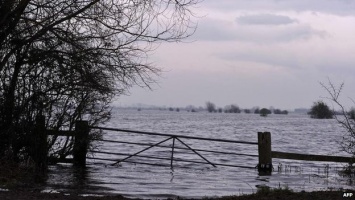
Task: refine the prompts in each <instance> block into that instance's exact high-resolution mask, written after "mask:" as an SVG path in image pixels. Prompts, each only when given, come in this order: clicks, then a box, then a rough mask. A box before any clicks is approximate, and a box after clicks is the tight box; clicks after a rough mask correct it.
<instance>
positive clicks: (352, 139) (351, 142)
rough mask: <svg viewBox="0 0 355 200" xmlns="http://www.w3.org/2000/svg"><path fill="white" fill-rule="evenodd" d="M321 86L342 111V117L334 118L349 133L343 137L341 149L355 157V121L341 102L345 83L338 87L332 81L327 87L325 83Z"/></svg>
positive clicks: (336, 116) (335, 116)
mask: <svg viewBox="0 0 355 200" xmlns="http://www.w3.org/2000/svg"><path fill="white" fill-rule="evenodd" d="M320 84H321V85H322V87H323V88H324V89H325V90H326V91H327V92H328V94H329V96H330V97H328V98H327V99H329V100H331V101H332V102H333V103H335V105H336V106H337V107H338V108H339V109H340V111H339V112H340V114H341V117H339V116H338V115H334V118H335V119H336V120H337V122H338V123H339V124H341V126H342V127H343V128H344V129H345V130H346V131H347V132H348V134H347V135H344V136H343V140H342V141H341V149H342V150H343V151H345V152H347V153H349V154H351V155H353V156H355V119H353V118H351V116H350V115H349V112H348V111H347V110H346V108H345V107H344V105H343V104H342V103H341V102H340V100H339V97H340V93H341V91H342V89H343V87H344V83H341V84H340V85H339V87H336V86H335V85H334V84H333V83H332V82H331V81H330V80H328V84H327V85H325V84H323V83H320ZM351 100H352V99H351ZM352 102H353V103H355V101H354V100H352Z"/></svg>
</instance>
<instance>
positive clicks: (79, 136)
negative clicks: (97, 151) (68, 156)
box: [73, 121, 90, 168]
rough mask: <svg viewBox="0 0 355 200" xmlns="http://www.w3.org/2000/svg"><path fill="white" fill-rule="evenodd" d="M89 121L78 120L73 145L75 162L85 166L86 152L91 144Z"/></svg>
mask: <svg viewBox="0 0 355 200" xmlns="http://www.w3.org/2000/svg"><path fill="white" fill-rule="evenodd" d="M89 131H90V129H89V123H88V121H77V122H76V123H75V139H74V147H73V164H74V166H77V167H82V168H85V166H86V154H87V151H88V144H89Z"/></svg>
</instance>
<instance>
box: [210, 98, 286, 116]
mask: <svg viewBox="0 0 355 200" xmlns="http://www.w3.org/2000/svg"><path fill="white" fill-rule="evenodd" d="M206 110H207V111H208V112H210V113H215V112H218V113H222V112H224V113H241V112H244V113H247V114H249V113H254V114H260V115H261V116H267V115H268V114H271V113H274V114H283V115H287V114H288V111H287V110H281V109H267V108H262V109H260V108H259V107H254V108H252V109H241V108H240V107H239V106H237V105H236V104H230V105H227V106H225V107H224V109H222V108H217V106H216V105H215V104H214V103H212V102H210V101H207V102H206Z"/></svg>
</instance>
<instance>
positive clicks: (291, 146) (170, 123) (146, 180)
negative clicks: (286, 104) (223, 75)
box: [46, 109, 354, 198]
mask: <svg viewBox="0 0 355 200" xmlns="http://www.w3.org/2000/svg"><path fill="white" fill-rule="evenodd" d="M104 126H105V127H115V128H121V129H132V130H139V131H149V132H157V133H166V134H176V135H187V136H198V137H205V138H218V139H228V140H242V141H250V142H257V132H265V131H268V132H271V138H272V150H274V151H282V152H293V153H308V154H319V155H343V156H344V155H345V156H348V155H347V154H345V153H342V152H340V144H339V142H340V141H341V139H342V137H343V135H344V134H347V132H346V131H345V130H344V129H343V128H342V127H341V126H340V125H339V124H338V123H337V122H336V121H335V120H334V119H330V120H329V119H327V120H320V119H310V118H309V116H307V115H302V114H289V115H274V114H271V115H269V116H268V117H260V116H259V115H255V114H243V113H242V114H229V113H206V112H197V113H191V112H186V111H180V112H172V111H166V110H165V111H158V110H142V111H137V110H124V109H116V110H114V111H113V117H112V119H111V121H110V122H109V123H107V124H105V125H104ZM167 138H168V137H162V136H151V135H140V134H134V133H124V132H113V131H105V135H104V139H106V140H115V141H126V142H136V143H151V144H154V143H158V142H160V141H163V140H165V139H167ZM181 140H182V141H183V142H184V143H186V144H187V145H189V146H190V147H192V148H194V149H206V150H215V151H223V152H234V153H243V154H249V155H257V154H258V153H257V145H248V144H233V143H222V142H211V141H199V140H190V139H184V138H182V139H181ZM96 144H97V145H98V149H97V150H99V151H106V152H111V153H121V154H132V153H136V152H139V151H141V150H142V149H144V148H146V147H147V146H138V145H132V144H123V143H108V142H98V143H96ZM162 145H166V146H171V145H172V140H169V141H166V142H164V143H162ZM175 147H181V148H183V147H185V146H184V145H183V144H182V143H181V142H179V141H177V140H176V141H175ZM199 153H200V154H201V155H202V156H203V157H205V158H206V159H207V160H209V161H210V162H212V163H220V164H227V165H238V166H246V167H251V169H244V168H238V167H224V166H218V167H213V166H211V165H209V164H202V163H188V162H181V161H174V162H173V169H171V168H170V164H171V161H170V160H169V158H171V148H162V147H153V148H151V149H149V150H147V151H145V152H143V153H141V154H139V155H143V156H151V157H162V158H167V159H166V160H157V159H153V158H149V159H148V158H142V157H131V158H129V159H127V161H131V162H143V163H148V164H158V165H166V166H153V165H146V164H135V163H129V162H123V163H120V164H119V165H115V166H111V165H110V164H113V163H114V161H102V160H98V159H88V160H87V162H88V167H87V169H86V170H85V171H80V170H79V171H77V170H76V169H74V168H73V167H72V166H71V165H68V164H58V165H55V166H50V169H49V175H48V180H47V183H46V189H47V190H56V191H64V192H65V191H68V192H73V191H74V192H78V193H83V194H86V193H95V194H98V193H115V194H122V195H123V196H126V197H136V198H168V197H177V196H180V197H185V198H202V197H213V196H226V195H240V194H247V193H252V192H256V190H257V188H258V187H260V186H269V187H274V188H275V187H279V186H281V187H286V186H287V187H289V188H290V189H292V190H294V191H301V190H305V191H314V190H324V189H338V188H344V189H346V188H350V189H351V188H352V189H353V187H354V186H353V185H352V181H351V180H350V179H349V178H348V177H342V176H341V175H339V173H338V171H339V170H340V169H341V167H343V166H345V164H336V163H328V162H309V161H294V160H283V159H273V165H274V172H273V173H272V175H271V176H259V175H258V172H257V171H256V170H255V169H253V168H254V167H255V166H256V165H257V164H258V158H257V157H252V156H240V155H233V154H224V155H223V154H216V153H212V152H199ZM89 156H90V157H91V158H106V159H113V160H120V159H123V158H125V157H127V156H124V155H121V156H119V155H109V154H99V153H95V154H90V155H89ZM174 159H185V160H192V161H197V162H205V161H204V160H203V159H202V158H201V157H199V156H198V155H196V154H195V153H194V152H192V151H191V150H182V149H177V148H175V151H174Z"/></svg>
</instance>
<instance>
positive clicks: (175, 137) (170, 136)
mask: <svg viewBox="0 0 355 200" xmlns="http://www.w3.org/2000/svg"><path fill="white" fill-rule="evenodd" d="M90 128H91V129H100V130H107V131H116V132H126V133H135V134H143V135H156V136H164V137H168V138H167V139H164V140H162V141H160V142H158V143H155V144H152V143H139V142H127V141H116V140H104V139H96V140H97V141H102V142H111V143H123V144H133V145H140V146H148V147H147V148H144V149H142V150H140V151H138V152H136V153H134V154H128V153H113V152H104V151H91V152H92V153H100V154H109V155H124V156H127V157H125V158H123V159H121V160H115V159H107V158H103V159H101V158H89V159H96V160H105V161H113V162H114V163H113V164H111V165H117V164H119V163H121V162H130V163H138V164H149V165H156V164H152V163H142V162H135V161H128V159H129V158H131V157H134V156H135V157H142V158H151V159H158V160H170V167H171V168H173V162H174V161H179V162H188V163H199V164H209V165H212V166H213V167H217V166H227V167H239V168H245V169H255V167H250V166H240V165H231V164H222V163H214V162H210V161H209V160H208V159H207V158H205V157H204V156H203V155H201V154H200V153H199V152H210V153H216V154H232V155H239V156H250V157H258V155H250V154H243V153H235V152H225V151H213V150H205V149H194V148H192V147H191V146H189V145H188V144H186V143H185V142H183V141H182V140H181V138H184V139H191V140H203V141H214V142H225V143H239V144H249V145H258V143H257V142H248V141H238V140H226V139H217V138H216V139H212V138H204V137H194V136H186V135H173V134H165V133H155V132H146V131H135V130H127V129H117V128H107V127H97V126H92V127H90ZM169 140H172V145H162V143H165V142H167V141H169ZM175 141H177V142H179V143H181V144H182V145H183V146H184V147H176V146H175ZM153 147H161V148H171V156H170V158H167V157H156V156H144V155H139V154H141V153H143V152H144V151H147V150H149V149H151V148H153ZM175 149H183V150H190V151H191V152H193V153H194V154H196V155H198V156H199V157H200V158H201V159H203V160H204V161H205V162H201V161H192V160H185V159H180V158H174V152H175ZM158 165H159V166H161V164H158ZM164 166H167V165H164Z"/></svg>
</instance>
